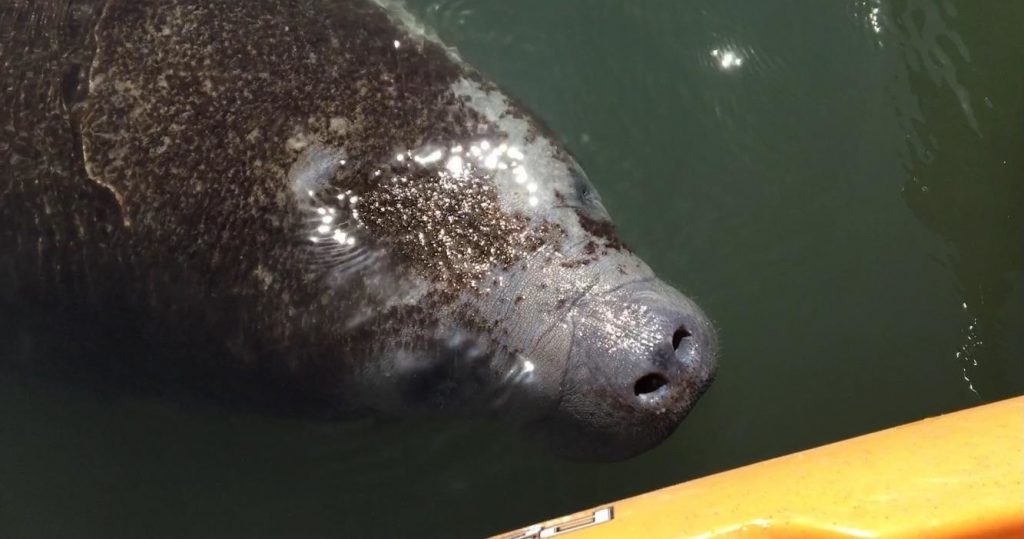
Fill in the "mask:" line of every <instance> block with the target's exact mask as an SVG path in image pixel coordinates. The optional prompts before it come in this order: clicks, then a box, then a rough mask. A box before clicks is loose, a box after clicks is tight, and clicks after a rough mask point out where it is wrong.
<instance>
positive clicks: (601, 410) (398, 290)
mask: <svg viewBox="0 0 1024 539" xmlns="http://www.w3.org/2000/svg"><path fill="white" fill-rule="evenodd" d="M0 92H2V98H3V101H2V104H0V272H2V281H3V282H4V283H5V284H4V287H5V292H4V293H3V297H4V298H5V299H4V302H5V304H6V305H12V304H14V305H16V304H19V302H20V304H21V305H31V306H33V308H40V309H44V310H45V312H51V313H53V315H52V316H54V317H57V316H59V313H68V312H75V313H81V314H82V315H83V316H82V317H80V318H88V319H90V321H91V322H94V323H96V324H97V327H99V326H100V325H102V326H103V327H108V328H109V327H113V326H116V327H120V328H122V329H120V330H118V331H119V332H120V333H118V331H114V332H111V330H109V329H107V330H104V331H105V332H106V333H102V335H107V336H109V335H127V334H128V333H127V332H137V334H138V335H142V336H144V342H146V343H148V344H147V348H146V350H145V352H144V353H137V354H115V355H116V356H117V357H110V358H105V359H102V360H100V359H97V357H96V355H95V354H82V355H81V356H80V357H79V358H78V359H77V361H79V362H82V363H83V364H81V365H77V366H76V369H79V370H76V371H75V372H84V371H88V370H89V369H90V367H92V365H91V364H90V363H91V362H96V363H104V364H110V365H108V366H112V367H113V368H112V370H113V371H121V372H124V373H128V378H129V379H133V377H138V379H140V380H141V379H143V378H145V377H147V376H152V377H153V379H154V380H156V381H157V382H156V384H157V385H159V384H161V383H168V384H173V385H175V386H182V387H191V388H198V389H197V391H198V392H199V393H202V394H204V395H206V396H208V397H209V398H210V399H211V400H218V399H220V400H222V401H224V402H228V401H230V402H231V403H232V404H235V405H238V406H241V407H247V406H251V407H252V408H253V409H260V410H267V411H272V412H275V413H281V414H289V415H296V416H301V417H305V418H310V419H318V420H320V419H322V420H340V419H344V418H350V417H356V416H365V415H367V414H374V415H379V416H385V417H396V416H397V417H404V416H418V415H430V414H438V415H450V416H477V417H485V418H494V419H495V420H501V421H506V422H508V423H509V424H511V425H514V426H516V427H517V428H522V429H524V430H525V431H527V432H529V433H532V435H534V436H537V437H538V438H537V439H539V440H543V441H544V442H545V443H547V444H549V445H550V446H551V448H552V449H553V450H554V451H556V452H558V453H561V454H563V455H566V456H569V457H576V458H595V459H617V458H625V457H629V456H631V455H635V454H637V453H640V452H642V451H645V450H647V449H649V448H651V447H653V446H655V445H657V444H658V443H659V442H661V441H662V440H664V439H665V438H666V437H667V436H668V435H669V434H670V433H672V432H673V430H674V429H675V428H676V426H677V425H678V424H679V423H680V422H681V421H682V419H683V418H684V417H685V416H686V415H687V413H688V412H689V410H690V409H691V408H692V407H693V405H694V403H695V401H696V400H697V399H698V398H699V396H700V395H701V394H702V393H703V392H704V391H705V389H706V388H707V386H708V384H709V383H710V382H711V380H712V378H713V374H714V370H715V364H716V352H717V341H716V337H715V332H714V330H713V328H712V325H711V323H710V322H709V320H708V318H707V317H706V316H705V315H704V314H703V313H702V312H701V310H700V309H699V308H698V307H697V306H696V305H695V303H694V302H693V301H691V300H690V299H688V298H687V297H686V296H684V295H683V294H681V293H680V292H678V291H676V290H675V289H674V288H672V287H671V286H669V285H667V284H665V283H664V282H662V281H661V280H659V279H658V278H657V277H656V276H655V275H654V273H653V272H652V270H651V269H650V268H649V267H648V266H647V265H646V264H645V263H644V262H642V261H641V260H640V259H639V258H638V257H637V256H636V255H635V254H634V253H633V252H632V251H631V250H630V249H629V248H628V247H627V246H626V245H624V244H623V242H622V241H621V240H620V239H619V237H618V236H617V234H616V231H615V228H614V226H613V224H612V222H611V220H610V218H609V216H608V213H607V211H606V210H605V208H604V207H603V206H602V203H601V199H600V198H599V196H598V194H597V192H596V191H595V190H594V188H593V186H592V185H591V183H590V181H589V180H588V178H587V175H586V174H585V173H584V171H583V170H582V169H581V167H580V165H579V164H578V163H577V162H576V160H574V158H573V157H572V156H571V155H570V154H569V153H568V152H567V151H566V150H565V149H564V147H563V146H562V145H560V143H559V142H558V140H557V137H556V136H554V135H553V134H552V133H551V132H550V131H549V130H548V129H546V128H545V127H544V125H543V124H542V123H541V122H540V121H539V120H538V119H537V118H535V117H534V116H533V115H532V114H531V113H530V112H528V111H527V110H526V109H525V108H524V107H523V106H522V105H521V104H519V103H518V102H517V101H516V100H515V99H513V98H511V97H509V96H508V95H506V94H505V93H503V92H502V91H501V90H500V89H499V88H498V87H497V86H495V84H493V83H492V82H490V81H488V80H487V79H486V78H485V77H484V76H482V75H481V74H480V73H479V72H478V71H476V70H475V69H474V68H473V67H471V66H469V65H467V64H466V63H464V62H463V61H462V60H460V58H459V56H458V53H457V52H456V51H455V50H453V49H451V48H449V47H446V46H445V45H444V44H443V43H441V42H440V41H439V40H438V39H437V38H436V37H435V36H433V35H432V34H430V33H429V32H427V31H425V30H424V29H423V28H422V27H421V26H420V25H419V24H417V22H416V21H415V20H414V19H413V18H412V17H411V16H409V14H408V12H406V11H405V10H404V9H403V8H402V7H401V6H400V5H395V4H391V3H389V2H384V1H383V0H381V1H378V2H374V1H370V0H261V1H258V2H239V1H237V0H106V1H101V0H63V1H55V0H38V1H32V0H4V3H3V5H2V7H0ZM9 312H12V311H9ZM54 319H56V318H54ZM125 328H127V329H125ZM91 331H99V330H92V329H90V330H88V331H86V332H85V334H89V332H91ZM107 338H111V337H103V339H107ZM103 339H100V340H103ZM105 372H106V371H105ZM156 373H159V374H156ZM139 383H140V384H141V382H139Z"/></svg>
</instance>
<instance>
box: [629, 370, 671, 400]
mask: <svg viewBox="0 0 1024 539" xmlns="http://www.w3.org/2000/svg"><path fill="white" fill-rule="evenodd" d="M666 385H668V380H666V379H665V377H664V376H662V375H660V374H656V373H651V374H645V375H643V376H641V377H640V379H639V380H637V381H636V384H634V385H633V393H634V394H636V396H638V397H639V396H640V395H649V394H651V393H654V392H655V391H658V390H659V389H661V388H663V387H665V386H666Z"/></svg>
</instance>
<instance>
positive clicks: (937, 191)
mask: <svg viewBox="0 0 1024 539" xmlns="http://www.w3.org/2000/svg"><path fill="white" fill-rule="evenodd" d="M1005 7H1006V9H1005V10H999V12H998V13H981V12H980V10H965V11H963V12H962V13H961V11H960V10H958V9H956V7H955V5H954V4H953V3H951V2H941V3H933V2H926V1H921V0H905V1H902V2H893V3H892V5H891V13H892V15H893V16H892V20H893V23H894V28H895V29H896V30H898V31H897V32H894V34H893V35H892V36H891V39H892V41H893V43H892V46H893V47H894V48H896V49H898V50H899V51H900V53H901V54H902V55H903V58H904V59H905V62H904V63H902V64H900V67H901V70H900V72H899V74H898V76H897V80H896V81H895V82H894V84H895V85H897V88H895V89H894V94H897V95H899V94H903V95H910V96H914V98H915V100H914V103H913V104H912V107H910V108H909V110H907V109H906V108H903V107H901V108H900V111H901V112H903V113H904V115H902V119H903V122H904V128H905V129H906V132H907V135H908V149H907V152H906V155H905V162H906V167H907V170H908V176H909V177H908V179H907V181H906V182H905V184H904V186H903V191H902V195H903V198H904V200H905V201H906V203H907V206H908V207H909V208H910V209H911V210H912V211H913V212H914V215H915V216H916V217H917V218H918V219H920V220H921V222H923V223H924V224H925V225H926V226H928V228H930V229H931V230H933V231H935V232H936V233H938V234H939V235H940V236H942V237H943V238H944V239H945V240H946V241H947V242H949V244H950V245H951V246H952V247H953V251H952V252H951V253H950V254H949V256H948V258H947V264H948V267H949V268H950V269H951V270H952V271H953V273H954V274H955V275H956V277H957V280H958V285H959V286H958V288H959V294H960V295H961V297H962V299H963V301H962V302H960V305H961V306H962V309H963V314H962V316H961V317H960V320H961V329H960V332H959V333H960V336H961V337H960V344H959V346H958V347H957V348H956V349H955V350H954V351H952V352H951V353H952V354H953V355H954V357H955V358H956V359H957V360H958V361H959V362H961V365H962V369H963V377H964V381H965V383H966V384H968V386H969V387H971V389H972V390H975V391H978V392H980V393H981V394H982V395H985V394H987V393H988V392H994V393H997V394H998V393H1004V392H1006V389H1005V388H1007V387H1008V386H1009V387H1013V383H1012V382H1010V381H1009V380H1007V379H1003V377H1002V376H999V375H998V374H997V373H999V372H1000V370H1001V369H1000V367H999V365H1000V364H1001V363H1003V362H1006V361H1012V360H1010V358H1008V357H1001V356H1003V354H1005V353H1006V351H1005V350H1000V349H999V346H1000V345H1001V344H1002V343H1004V342H1005V341H1006V338H1007V332H1008V331H1009V332H1019V331H1020V330H1019V328H1013V327H1007V326H1006V325H1005V324H1004V323H1003V321H1002V317H1003V311H1004V309H1005V308H1006V306H1007V303H1008V302H1010V301H1017V302H1019V301H1020V295H1021V293H1022V291H1021V290H1020V288H1019V287H1016V286H1015V281H1016V282H1017V283H1019V275H1020V272H1021V270H1022V260H1024V256H1022V254H1024V250H1022V249H1024V242H1022V241H1021V232H1022V231H1024V227H1022V223H1021V220H1020V211H1021V210H1020V207H1021V203H1022V202H1024V162H1022V161H1021V158H1020V155H1021V154H1020V149H1021V146H1020V142H1021V136H1022V134H1024V124H1022V120H1024V108H1022V106H1024V95H1022V91H1021V90H1022V87H1024V86H1022V83H1021V77H1020V73H1021V71H1020V69H1021V68H1020V66H1021V65H1022V62H1024V52H1022V49H1021V47H1020V46H1019V45H1018V46H1010V45H1008V44H1003V43H1001V42H1000V41H999V40H998V39H995V40H993V39H992V38H991V37H989V36H999V35H1001V32H1000V30H1001V29H1005V30H1006V31H1007V32H1012V29H1011V28H1014V27H1018V26H1019V24H1020V22H1021V21H1024V5H1022V4H1021V3H1019V2H1018V3H1010V4H1008V5H1006V6H1005ZM956 28H964V29H966V30H970V29H975V28H987V29H988V30H987V33H986V34H978V35H973V36H972V37H973V38H974V41H975V43H976V45H974V47H975V51H973V53H972V50H971V49H970V48H969V47H968V45H967V43H966V42H965V40H964V38H963V37H962V35H961V33H960V32H958V31H957V30H956ZM968 88H970V90H969V89H968ZM898 105H900V103H898ZM957 106H959V109H960V110H961V111H962V113H963V114H962V115H954V114H950V113H949V111H951V110H955V109H956V107H957ZM976 111H977V112H976ZM987 361H992V362H993V363H994V365H992V366H991V367H992V368H990V369H986V368H983V366H984V364H985V363H986V362H987Z"/></svg>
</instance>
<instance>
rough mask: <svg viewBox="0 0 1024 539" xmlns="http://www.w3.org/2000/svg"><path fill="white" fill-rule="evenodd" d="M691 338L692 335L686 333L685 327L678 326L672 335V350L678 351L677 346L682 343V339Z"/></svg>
mask: <svg viewBox="0 0 1024 539" xmlns="http://www.w3.org/2000/svg"><path fill="white" fill-rule="evenodd" d="M692 336H693V334H692V333H690V332H689V331H687V329H686V327H684V326H679V329H677V330H676V332H675V333H673V334H672V349H673V350H679V345H680V343H682V342H683V339H685V338H687V337H692Z"/></svg>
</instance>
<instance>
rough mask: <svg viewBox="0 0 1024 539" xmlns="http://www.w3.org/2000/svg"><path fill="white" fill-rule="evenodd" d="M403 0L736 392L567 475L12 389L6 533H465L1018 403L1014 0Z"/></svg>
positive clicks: (348, 431) (41, 388)
mask: <svg viewBox="0 0 1024 539" xmlns="http://www.w3.org/2000/svg"><path fill="white" fill-rule="evenodd" d="M410 7H411V9H412V10H413V11H414V12H415V13H417V14H418V15H419V16H420V17H421V18H422V20H423V21H424V22H425V23H426V25H427V26H428V27H430V28H432V29H433V30H434V31H435V32H436V33H438V34H439V35H440V36H441V37H442V38H443V39H445V40H446V41H447V42H448V43H450V44H452V45H454V46H456V47H457V48H458V49H459V51H460V52H461V54H462V56H463V57H464V58H465V59H466V60H468V61H470V62H472V63H474V64H475V65H477V66H478V67H479V68H480V69H481V70H482V71H484V72H485V73H486V74H488V75H489V76H490V77H492V78H493V79H495V80H496V81H498V82H499V83H500V84H501V85H503V86H504V87H505V88H506V90H507V91H509V92H510V93H512V94H514V95H516V96H518V97H519V98H521V99H522V100H523V101H524V102H526V103H527V104H528V105H529V106H530V107H532V108H533V109H534V110H536V111H538V113H539V114H540V115H541V116H542V117H543V118H544V119H545V120H546V122H547V123H548V124H549V125H550V126H551V127H552V128H553V129H554V131H555V132H556V133H558V134H559V135H560V136H561V137H562V138H563V139H564V140H565V142H566V144H567V146H568V147H569V148H570V149H571V151H573V152H574V153H575V154H576V155H577V157H578V158H579V160H580V162H581V163H582V164H583V165H584V167H585V168H586V169H587V170H588V172H589V174H590V176H591V179H592V180H593V182H594V183H595V184H596V185H597V187H598V189H599V190H600V191H601V193H602V196H603V198H604V202H605V205H606V206H607V207H608V209H609V210H610V212H611V213H612V215H613V216H614V217H615V218H616V221H617V223H618V225H619V228H620V232H621V234H622V236H623V237H624V239H625V240H626V241H627V243H629V244H630V245H631V246H632V247H633V248H634V249H635V250H636V251H637V252H638V253H639V254H640V255H641V256H642V257H643V258H645V259H646V260H647V261H648V262H649V263H650V264H651V265H652V266H653V267H654V268H655V270H656V271H657V272H658V273H659V274H660V275H661V276H662V277H664V278H665V279H666V280H667V281H669V282H671V283H673V284H675V285H677V286H678V287H679V288H680V289H682V290H683V291H684V292H686V293H688V294H690V295H691V296H693V297H695V298H696V299H697V301H698V302H700V304H701V305H702V306H703V307H704V308H705V309H706V310H707V311H708V313H709V314H710V315H711V316H712V318H713V319H714V320H715V322H716V325H717V326H718V328H719V331H720V334H721V340H722V344H723V352H722V358H721V368H720V374H719V379H718V382H717V383H716V385H715V386H714V387H713V388H712V389H711V391H710V392H709V393H708V394H707V395H706V396H705V398H704V400H702V402H701V403H700V404H699V405H698V406H697V408H696V410H695V411H694V413H693V414H692V415H691V417H690V418H689V419H688V420H687V421H686V422H685V423H684V425H683V426H682V427H681V428H680V429H679V431H678V432H677V433H676V435H674V436H673V437H672V438H671V439H670V440H669V441H668V442H667V443H665V444H664V445H662V446H661V447H659V448H658V449H656V450H654V451H652V452H650V453H648V454H646V455H643V456H641V457H639V458H636V459H634V460H631V461H628V462H625V463H619V464H571V463H566V462H563V461H560V460H558V459H556V458H554V457H552V456H550V455H548V454H546V453H545V452H544V451H543V449H542V448H539V447H535V446H534V444H532V443H531V442H530V441H529V440H526V439H523V438H521V437H520V436H518V435H516V434H515V433H510V432H507V431H504V430H502V429H501V428H498V427H496V426H492V425H478V424H465V423H458V424H451V423H443V422H433V421H419V422H396V423H387V424H380V423H377V422H369V421H366V422H356V423H352V424H344V425H329V424H318V423H304V422H298V421H289V420H283V419H275V418H266V417H258V416H248V415H241V414H235V413H231V412H227V411H221V410H217V409H210V408H206V407H193V406H184V407H183V406H181V405H178V404H174V403H170V402H165V401H161V400H158V399H144V398H137V397H124V396H120V395H108V394H98V393H97V392H95V391H92V390H87V389H83V388H75V387H65V386H62V385H58V384H47V383H41V382H28V381H25V380H21V379H15V378H11V377H10V376H4V377H0V535H2V536H4V537H96V538H105V539H109V538H116V537H126V538H127V537H219V538H223V537H286V536H287V537H410V536H413V534H421V535H419V536H424V537H434V536H438V537H440V536H445V537H473V536H480V535H484V534H487V533H496V532H499V531H502V530H504V529H507V528H512V527H516V526H519V525H525V524H528V523H530V522H531V521H535V520H540V519H544V518H547V517H551V516H555V515H558V514H560V513H564V512H569V511H573V510H576V509H580V508H583V507H586V506H589V505H594V504H598V503H602V502H605V501H609V500H614V499H618V498H622V497H625V496H629V495H633V494H637V493H640V492H643V491H646V490H650V489H653V488H657V487H661V486H667V485H670V484H673V483H676V482H679V481H684V480H687V479H691V478H695V477H699V476H702V475H705V474H708V473H713V472H716V471H720V470H725V469H728V468H732V467H735V466H739V465H743V464H747V463H751V462H755V461H758V460H762V459H765V458H768V457H772V456H777V455H781V454H785V453H788V452H791V451H795V450H799V449H804V448H808V447H812V446H815V445H820V444H823V443H827V442H831V441H835V440H839V439H842V438H846V437H850V436H854V435H857V434H862V433H866V432H870V431H873V430H876V429H880V428H884V427H888V426H892V425H896V424H900V423H903V422H906V421H911V420H916V419H920V418H923V417H926V416H931V415H936V414H940V413H944V412H949V411H953V410H957V409H961V408H965V407H968V406H973V405H977V404H981V403H985V402H991V401H995V400H999V399H1002V398H1006V397H1010V396H1013V395H1019V394H1021V393H1024V362H1022V359H1024V358H1022V355H1024V336H1022V335H1024V331H1022V328H1024V268H1022V261H1024V234H1022V232H1024V226H1022V222H1021V211H1020V208H1021V206H1022V204H1024V160H1022V156H1024V33H1022V32H1021V31H1020V28H1024V1H1020V0H1006V1H994V0H993V1H977V0H971V1H968V0H963V1H956V2H950V1H941V0H899V1H897V0H892V1H881V0H845V1H839V2H820V1H813V0H804V1H797V0H775V1H773V2H762V1H754V0H706V1H690V2H678V1H675V0H645V1H643V2H637V1H635V0H587V1H583V0H577V1H571V2H551V1H550V0H517V1H515V2H509V1H507V0H472V1H470V0H446V1H436V0H435V1H419V0H417V1H411V2H410ZM45 344H46V343H43V344H40V343H38V342H33V341H32V339H30V338H24V339H22V340H17V341H16V342H7V343H5V345H4V348H2V349H0V350H2V353H7V354H45V353H46V349H47V348H46V345H45ZM140 353H143V352H140ZM782 480H784V478H780V481H782Z"/></svg>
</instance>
